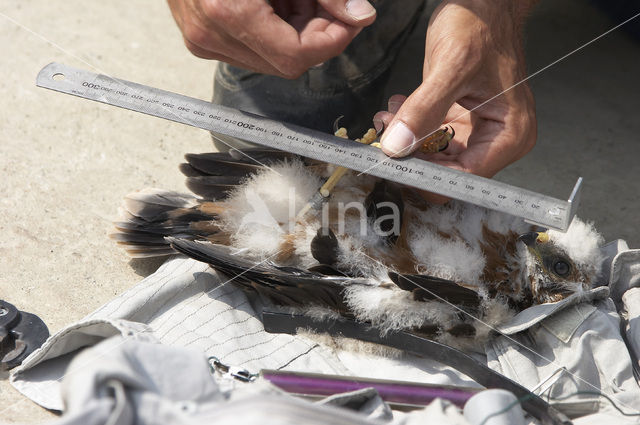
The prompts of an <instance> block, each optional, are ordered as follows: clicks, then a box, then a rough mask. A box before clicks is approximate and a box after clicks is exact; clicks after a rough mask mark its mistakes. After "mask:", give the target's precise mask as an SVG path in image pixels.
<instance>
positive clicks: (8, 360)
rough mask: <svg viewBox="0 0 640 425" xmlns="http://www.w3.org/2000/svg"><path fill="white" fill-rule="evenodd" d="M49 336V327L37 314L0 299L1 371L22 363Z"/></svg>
mask: <svg viewBox="0 0 640 425" xmlns="http://www.w3.org/2000/svg"><path fill="white" fill-rule="evenodd" d="M47 338H49V329H47V325H45V324H44V322H43V321H42V319H40V318H39V317H38V316H36V315H35V314H31V313H25V312H24V311H20V310H18V309H17V308H16V307H15V306H14V305H13V304H10V303H8V302H6V301H4V300H0V371H6V370H10V369H13V368H14V367H16V366H18V365H20V363H22V362H23V361H24V359H26V358H27V357H28V356H29V354H31V353H33V352H34V351H35V350H36V349H37V348H39V347H40V346H41V345H42V344H43V343H44V342H45V341H46V340H47Z"/></svg>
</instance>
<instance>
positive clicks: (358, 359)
mask: <svg viewBox="0 0 640 425" xmlns="http://www.w3.org/2000/svg"><path fill="white" fill-rule="evenodd" d="M623 246H624V244H620V243H618V244H617V245H616V246H615V247H614V249H613V251H614V252H613V254H615V255H612V257H613V261H612V263H611V265H610V270H611V271H610V273H611V283H610V288H611V292H612V295H613V294H615V298H614V301H615V302H614V301H612V300H611V299H610V298H608V295H609V288H607V287H599V288H595V289H594V290H592V291H590V292H588V293H587V294H583V295H582V296H580V297H578V296H574V297H570V298H568V299H565V300H563V301H561V302H559V303H555V304H548V305H543V306H537V307H533V308H531V309H528V310H525V311H524V312H522V313H521V314H519V315H518V316H517V317H516V318H514V320H513V321H512V322H510V323H509V324H507V325H505V326H504V327H502V329H501V332H502V335H500V336H497V337H496V338H494V339H492V340H491V341H490V342H489V343H488V344H487V347H486V360H487V364H488V365H489V366H490V367H491V368H493V369H494V370H496V371H498V372H500V373H502V374H504V375H506V376H507V377H509V378H511V379H513V380H515V381H517V382H519V383H520V384H522V385H524V386H525V387H527V388H529V389H531V390H534V388H535V389H536V392H538V393H540V391H542V390H548V392H547V393H545V394H550V395H551V396H552V397H554V398H563V397H567V396H571V395H572V394H573V393H574V392H576V391H595V390H598V391H602V392H604V393H606V394H608V395H609V396H611V397H612V398H613V399H614V401H615V402H616V403H617V404H618V405H619V406H620V407H621V408H622V409H623V410H625V411H631V410H633V409H636V410H638V411H640V388H639V387H638V384H637V382H636V379H635V378H634V375H633V368H634V367H636V366H637V362H636V361H635V360H633V359H635V358H637V353H638V349H639V348H640V342H638V341H640V326H638V320H640V319H637V318H638V317H639V316H638V313H640V292H638V290H637V289H636V288H634V286H640V285H638V284H639V283H640V278H639V276H640V251H638V250H634V251H630V250H628V251H624V252H621V253H617V250H618V249H619V248H620V247H623ZM609 249H611V245H610V246H609ZM616 304H618V305H619V306H622V307H621V308H624V311H625V316H624V317H625V319H626V320H625V325H624V329H625V334H624V336H625V337H627V338H628V340H629V341H630V343H629V347H630V348H631V352H629V350H628V348H627V346H626V345H625V341H624V339H623V334H621V332H620V329H621V327H620V326H621V323H620V317H619V315H618V313H617V311H616V308H615V305H616ZM260 309H261V306H260V305H259V303H258V302H257V301H256V300H253V299H250V298H249V297H247V295H245V293H243V292H242V291H240V290H238V289H237V288H236V287H235V286H233V284H230V283H228V282H227V281H226V280H224V279H223V280H221V279H220V278H219V277H218V276H217V275H216V274H215V272H213V271H212V270H210V269H209V268H208V267H207V266H206V265H205V264H202V263H198V262H196V261H194V260H190V259H185V258H181V257H175V258H172V259H170V260H168V261H167V262H166V263H165V264H164V265H163V266H162V267H161V268H160V269H159V270H158V271H157V272H156V273H154V274H153V275H151V276H149V277H148V278H146V279H144V280H143V281H142V282H140V283H139V284H138V285H136V286H134V287H132V288H131V289H130V290H129V291H127V292H125V293H124V294H122V295H120V296H119V297H117V298H116V299H114V300H112V301H111V302H109V303H107V304H105V305H104V306H103V307H102V308H100V309H98V310H97V311H96V312H94V313H92V314H91V315H89V316H88V317H86V318H85V319H83V320H81V321H80V322H78V323H75V324H73V325H70V326H69V327H67V328H66V329H64V330H62V331H60V332H58V333H57V334H55V335H53V336H52V337H51V338H50V339H49V340H48V341H47V342H46V343H45V344H44V345H43V347H41V348H40V349H39V350H37V351H36V352H34V353H33V354H32V355H31V356H30V357H29V358H28V359H27V360H26V361H25V362H24V363H23V365H22V366H20V367H19V368H18V369H17V370H16V371H15V372H14V373H13V374H12V377H11V380H12V384H13V385H14V387H15V388H17V389H18V390H19V391H20V392H22V393H23V394H24V395H26V396H27V397H29V398H31V399H32V400H34V401H35V402H37V403H39V404H40V405H42V406H44V407H46V408H49V409H54V410H64V409H65V406H66V408H67V409H66V410H67V413H66V415H65V417H66V416H67V415H69V414H71V412H75V413H74V415H84V413H82V409H83V407H85V406H90V405H92V403H91V400H90V399H91V397H92V396H91V394H92V393H93V394H97V393H96V391H93V392H91V391H89V392H87V390H86V387H87V385H84V386H83V385H78V384H77V382H87V381H89V382H94V383H96V382H101V383H102V386H103V389H102V390H101V391H102V393H101V394H111V395H110V396H109V397H107V398H108V399H109V400H110V401H108V402H107V403H106V404H104V405H102V404H101V406H103V407H101V408H103V409H106V410H105V412H111V413H113V411H114V410H113V409H115V407H114V406H115V404H113V403H115V401H114V400H116V401H117V400H118V397H117V394H119V393H118V391H117V388H116V389H114V388H115V387H113V386H114V385H115V386H116V387H117V386H118V385H119V384H117V383H116V384H114V382H115V381H118V382H125V384H126V382H128V380H133V381H135V379H138V378H139V379H142V380H143V382H144V384H140V385H136V386H135V391H139V392H140V394H137V393H136V394H137V395H136V396H135V397H139V399H140V400H147V396H148V397H151V398H153V397H159V398H158V400H163V399H174V398H176V397H178V395H177V393H174V392H172V390H173V389H176V391H177V389H180V391H183V392H184V394H186V395H187V396H186V397H183V400H184V399H185V398H192V399H195V400H205V399H206V400H208V401H206V402H204V401H203V403H204V404H206V403H213V402H215V403H218V404H219V403H221V400H222V399H221V398H220V397H218V396H217V395H216V394H218V392H220V388H217V387H216V388H215V390H214V389H212V388H209V387H208V386H207V385H205V384H203V383H202V382H201V379H204V378H202V377H201V376H200V375H202V374H203V373H204V372H203V370H202V368H200V369H197V368H196V369H194V370H192V369H191V368H190V367H182V368H180V370H179V371H176V370H175V369H176V368H174V367H173V366H172V365H171V364H167V365H166V366H165V363H166V362H164V360H161V359H162V358H163V357H162V356H168V357H172V356H178V357H179V356H182V354H180V353H178V352H177V351H176V352H172V351H171V350H182V351H189V352H191V353H200V355H201V356H202V359H204V358H206V357H207V356H215V357H217V358H218V359H220V360H221V361H222V362H224V363H226V364H229V365H233V366H237V367H242V368H246V369H248V370H249V371H250V372H258V371H260V370H261V369H287V370H298V371H306V372H318V373H328V374H337V375H356V376H368V377H375V378H386V379H394V380H405V381H413V382H429V383H440V384H452V385H464V386H470V385H473V384H474V383H473V382H472V381H470V380H469V378H467V377H465V376H462V375H460V374H459V373H457V372H456V371H455V370H454V369H452V368H450V367H447V366H443V365H440V364H437V363H434V362H433V361H430V360H429V359H428V358H421V357H417V356H411V355H403V356H400V357H397V358H385V357H381V356H376V355H373V354H366V353H353V352H349V351H346V350H342V351H341V350H340V349H339V348H337V347H327V346H324V345H323V344H322V343H321V342H320V341H321V340H320V339H318V340H316V339H310V338H308V337H305V336H290V335H274V334H268V333H266V332H265V331H264V328H263V327H262V323H261V322H260V320H259V311H260ZM112 337H115V338H112ZM109 338H111V339H109ZM117 338H120V341H121V342H119V343H118V344H120V345H118V346H117V347H111V348H110V349H109V350H107V351H108V352H110V353H111V352H113V350H115V352H113V353H112V354H113V355H114V356H115V357H113V358H112V359H111V361H110V362H108V363H105V364H103V363H101V362H100V361H98V360H96V361H89V360H87V362H86V364H81V366H78V364H79V363H78V361H79V360H78V359H79V358H82V357H84V356H85V354H84V353H86V352H88V351H84V352H83V350H84V349H85V348H86V347H91V346H96V344H99V343H100V342H101V341H104V340H109V341H111V340H114V339H117ZM122 338H124V339H122ZM122 341H126V343H122ZM104 344H107V343H106V342H105V343H104ZM130 344H131V346H130ZM135 345H139V346H142V347H144V348H135V347H134V346H135ZM107 346H109V345H108V344H107ZM125 346H126V347H128V348H127V349H129V350H130V351H128V354H126V355H124V354H122V353H120V354H117V352H118V350H120V349H121V348H122V347H125ZM100 347H101V348H99V350H102V351H104V346H103V345H102V344H101V345H100ZM527 347H529V348H527ZM154 351H157V352H158V354H157V355H158V356H160V357H155V356H156V354H154ZM161 352H162V353H164V354H160V353H161ZM78 353H83V354H82V355H81V356H77V354H78ZM132 353H135V355H134V354H132ZM167 353H172V354H167ZM203 353H204V354H203ZM612 353H615V355H612ZM101 355H102V356H104V355H105V354H104V353H103V354H101ZM74 357H77V358H76V361H74V366H73V368H71V369H70V367H69V364H70V362H71V360H72V359H73V358H74ZM134 357H135V359H134V360H135V361H133V360H132V359H133V358H134ZM186 358H189V355H186ZM125 359H126V362H131V361H133V366H132V365H126V364H125V365H124V366H123V365H120V366H122V367H123V368H124V369H123V370H125V371H126V373H124V372H123V373H117V372H115V371H116V370H118V367H120V366H118V364H119V361H123V362H125ZM126 362H125V363H126ZM150 364H151V366H149V365H150ZM204 364H205V366H206V362H205V363H204ZM561 366H564V367H565V368H566V370H561V369H560V368H561ZM154 367H155V368H156V369H155V371H151V372H153V373H151V372H150V371H148V370H147V369H148V368H152V369H153V368H154ZM194 367H195V366H194ZM96 368H97V369H96ZM82 371H84V372H82ZM136 371H137V372H139V374H143V375H145V374H146V375H145V376H141V377H138V378H132V377H135V375H136ZM71 372H73V373H71ZM70 373H71V375H72V376H71V377H70V376H69V374H70ZM83 374H84V375H87V376H85V378H83V379H85V381H82V380H80V381H77V380H76V379H75V378H74V377H73V376H75V375H79V376H81V375H83ZM107 375H109V376H112V375H113V376H115V378H114V379H115V381H114V379H110V380H108V385H107V381H105V380H101V379H98V378H97V377H99V376H107ZM196 375H198V376H197V377H196ZM549 376H551V377H550V378H549V379H546V378H548V377H549ZM145 377H146V378H145ZM150 377H151V378H150ZM198 377H199V378H198ZM145 379H147V381H145ZM149 379H150V380H151V381H148V380H149ZM155 379H158V380H160V383H161V384H162V385H159V384H157V383H154V384H153V385H151V384H149V382H152V381H154V380H155ZM206 379H210V378H209V377H207V378H206ZM173 381H176V382H175V384H177V385H174V384H173V383H172V382H173ZM185 382H192V383H193V386H194V387H193V388H182V386H183V385H182V384H184V383H185ZM207 382H208V381H207ZM218 384H219V385H222V386H223V387H224V386H225V385H226V386H227V387H224V389H225V391H226V390H227V389H228V387H231V388H232V389H233V388H235V390H236V391H238V392H242V391H246V389H244V388H245V387H246V385H245V384H240V383H237V382H233V383H229V382H225V383H223V382H218ZM251 385H253V384H251ZM538 385H540V388H536V387H537V386H538ZM96 386H97V384H96ZM96 386H94V387H92V388H96ZM125 386H126V385H125ZM165 386H166V387H167V388H170V389H171V390H170V391H169V392H165ZM186 386H187V387H189V385H186ZM76 388H81V389H82V390H80V391H75V389H76ZM108 388H110V389H108ZM149 388H153V390H152V391H151V390H149ZM107 389H108V390H107ZM149 391H151V393H150V394H151V395H149V394H147V395H145V394H146V393H147V392H149ZM216 391H217V392H216ZM78 392H82V394H77V393H78ZM125 393H127V391H125ZM127 394H128V393H127ZM154 394H155V395H154ZM269 394H270V395H271V393H269ZM127 397H128V398H127V400H129V399H130V397H129V396H127ZM216 397H217V398H216ZM209 399H210V400H209ZM158 402H159V401H158ZM98 404H100V403H98ZM258 404H259V403H258ZM556 404H557V406H558V407H559V408H560V409H561V410H562V411H564V412H565V413H566V414H568V415H570V416H574V417H578V416H579V417H581V419H579V421H580V422H576V423H583V422H584V423H596V422H597V419H598V418H604V417H607V416H603V415H609V416H612V417H616V418H618V419H616V421H617V422H620V423H622V419H626V418H624V417H622V416H621V415H620V414H619V413H618V412H617V411H616V410H614V409H613V408H612V407H611V405H610V404H609V403H608V402H606V400H604V399H602V398H598V397H595V396H593V395H586V394H583V395H579V396H572V397H571V398H568V399H566V400H564V401H562V402H557V403H556ZM152 405H153V403H152ZM104 406H107V407H104ZM131 406H133V407H131ZM131 406H129V408H133V409H134V410H133V411H134V412H136V414H141V413H140V411H136V410H135V409H137V407H136V406H138V405H136V404H135V403H133V404H132V405H131ZM438 406H440V407H433V408H432V409H435V410H438V411H440V412H445V411H448V412H449V413H448V415H450V413H451V411H453V410H456V409H453V408H452V407H451V406H448V405H446V403H445V404H444V405H443V404H439V405H438ZM447 406H448V407H447ZM219 408H220V407H219V406H218V409H219ZM109 409H111V410H109ZM598 409H600V411H599V412H598V413H595V414H592V415H591V416H584V415H588V414H591V413H594V412H596V411H598ZM294 410H295V409H294ZM145 411H146V410H145ZM111 413H109V414H111ZM109 414H107V416H104V415H103V416H104V417H109ZM172 414H173V413H172ZM420 414H423V413H416V414H415V415H413V416H412V415H409V416H404V415H402V419H401V420H403V421H405V420H406V421H413V420H414V419H415V418H416V417H417V416H416V415H418V416H419V415H420ZM412 418H414V419H412ZM461 418H462V417H461V416H460V417H453V416H452V419H451V421H450V422H442V423H464V419H461ZM633 419H635V418H633ZM398 420H400V419H398ZM460 421H462V422H460ZM590 421H591V422H590ZM176 422H178V423H181V422H180V421H178V420H176ZM70 423H72V422H70ZM96 423H106V422H96ZM143 423H147V422H143ZM148 423H153V422H148ZM165 423H166V422H165ZM185 423H186V422H185ZM190 423H197V422H190ZM274 423H275V422H274ZM282 423H286V422H282Z"/></svg>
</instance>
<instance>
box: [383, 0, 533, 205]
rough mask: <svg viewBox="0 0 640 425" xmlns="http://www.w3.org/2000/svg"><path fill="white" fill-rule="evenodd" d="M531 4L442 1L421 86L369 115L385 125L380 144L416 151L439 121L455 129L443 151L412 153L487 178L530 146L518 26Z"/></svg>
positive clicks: (389, 149)
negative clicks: (380, 110)
mask: <svg viewBox="0 0 640 425" xmlns="http://www.w3.org/2000/svg"><path fill="white" fill-rule="evenodd" d="M531 3H532V1H518V2H513V1H511V0H499V1H492V2H487V1H477V0H448V1H444V2H443V3H442V4H440V6H439V7H438V8H437V9H436V11H435V12H434V13H433V15H432V17H431V21H430V23H429V29H428V31H427V38H426V46H425V60H424V69H423V82H422V84H421V85H420V86H419V87H418V88H417V89H416V90H415V91H414V92H413V93H412V94H411V95H410V96H409V97H408V98H407V97H404V96H400V95H396V96H392V97H391V99H389V110H388V111H383V112H379V113H378V114H376V116H375V117H374V122H375V123H376V127H377V129H378V130H379V129H380V128H381V126H382V125H384V127H385V128H387V129H388V130H386V131H385V133H384V134H383V137H382V143H381V144H382V149H383V151H384V152H385V153H387V154H388V155H390V156H396V157H400V156H406V155H408V154H410V153H413V152H414V151H415V150H416V149H418V147H419V145H420V142H421V140H422V139H424V138H425V137H426V136H428V135H430V134H432V133H433V132H434V131H436V130H438V129H439V128H441V127H442V126H443V123H444V124H449V123H450V124H451V126H452V127H453V128H454V129H455V133H456V134H455V137H454V139H453V140H451V141H450V142H449V146H448V147H447V149H446V150H444V151H443V152H439V153H434V154H423V153H417V154H416V156H419V157H421V158H424V159H427V160H429V161H432V162H434V163H437V164H440V165H445V166H447V167H451V168H455V169H458V170H462V171H465V172H469V173H473V174H477V175H480V176H484V177H492V176H493V175H494V174H495V173H497V172H498V171H500V170H501V169H502V168H504V167H506V166H507V165H509V164H510V163H512V162H514V161H516V160H518V159H520V158H521V157H523V156H524V155H525V154H526V153H527V152H529V151H530V150H531V149H532V148H533V146H534V144H535V140H536V118H535V105H534V100H533V95H532V93H531V91H530V89H529V87H528V86H527V85H526V83H521V84H518V83H520V82H521V81H522V80H523V79H524V78H525V77H526V70H525V65H524V54H523V48H522V40H521V30H522V28H521V27H522V24H523V20H524V18H525V15H526V13H527V12H528V10H529V8H530V7H531V6H532V4H531ZM516 84H517V85H516ZM485 102H486V103H485ZM476 108H477V109H476ZM427 197H428V198H429V199H430V200H432V201H435V202H444V201H445V200H446V198H443V197H440V196H437V195H434V194H429V195H428V196H427Z"/></svg>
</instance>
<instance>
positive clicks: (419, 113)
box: [382, 76, 458, 157]
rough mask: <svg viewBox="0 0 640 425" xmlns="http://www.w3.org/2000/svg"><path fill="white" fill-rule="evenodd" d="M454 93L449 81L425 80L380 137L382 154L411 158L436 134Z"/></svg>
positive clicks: (454, 96)
mask: <svg viewBox="0 0 640 425" xmlns="http://www.w3.org/2000/svg"><path fill="white" fill-rule="evenodd" d="M457 89H458V87H456V86H455V85H452V84H451V83H450V81H449V80H448V79H444V78H441V77H439V76H436V77H429V76H428V77H427V78H426V79H425V80H424V81H423V82H422V84H421V85H420V86H419V87H418V89H417V90H416V91H414V92H413V93H412V94H411V95H410V96H409V97H408V98H407V99H406V100H405V101H404V102H403V103H402V104H401V106H400V107H399V109H398V111H397V112H396V114H395V117H394V119H393V121H392V122H391V124H390V127H389V129H388V130H387V131H386V132H385V134H384V135H383V136H382V150H383V151H384V152H385V153H386V154H387V155H390V156H394V157H402V156H406V155H409V154H411V153H412V152H414V151H415V150H416V149H418V147H419V146H420V144H421V142H422V141H423V140H424V139H425V138H426V137H428V136H429V135H430V134H432V133H433V132H434V131H436V130H438V128H439V127H440V125H441V124H442V122H443V119H444V117H445V115H446V114H447V111H448V110H449V108H450V107H451V105H453V103H454V102H455V100H456V95H457Z"/></svg>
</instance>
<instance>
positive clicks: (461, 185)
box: [36, 62, 582, 231]
mask: <svg viewBox="0 0 640 425" xmlns="http://www.w3.org/2000/svg"><path fill="white" fill-rule="evenodd" d="M36 84H37V85H38V86H40V87H45V88H48V89H52V90H56V91H59V92H62V93H67V94H72V95H74V96H79V97H82V98H85V99H90V100H95V101H98V102H102V103H106V104H109V105H113V106H118V107H121V108H126V109H130V110H133V111H137V112H142V113H143V114H147V115H153V116H156V117H160V118H164V119H167V120H171V121H176V122H179V123H182V124H187V125H191V126H194V127H198V128H202V129H205V130H209V131H214V132H217V133H221V134H225V135H228V136H233V137H236V138H238V139H242V140H246V141H249V142H252V143H255V144H258V145H262V146H266V147H269V148H274V149H280V150H283V151H287V152H291V153H294V154H298V155H301V156H304V157H308V158H313V159H317V160H320V161H325V162H329V163H332V164H336V165H341V166H343V167H347V168H350V169H352V170H356V171H360V172H363V173H367V174H371V175H374V176H378V177H382V178H384V179H387V180H391V181H395V182H398V183H402V184H406V185H409V186H413V187H416V188H419V189H423V190H427V191H429V192H434V193H438V194H440V195H444V196H448V197H450V198H455V199H459V200H462V201H466V202H471V203H473V204H476V205H480V206H483V207H486V208H489V209H493V210H497V211H501V212H505V213H508V214H511V215H515V216H518V217H522V218H523V219H525V220H526V221H527V222H529V223H533V224H537V225H541V226H544V227H548V228H553V229H557V230H561V231H566V230H567V228H568V227H569V224H571V220H572V219H573V217H574V215H575V213H576V208H577V206H578V202H579V195H580V188H581V184H582V178H579V179H578V182H577V183H576V185H575V187H574V189H573V192H572V193H571V196H570V197H569V200H568V201H565V200H561V199H556V198H553V197H550V196H546V195H542V194H539V193H536V192H532V191H530V190H526V189H522V188H519V187H515V186H511V185H508V184H505V183H502V182H499V181H496V180H491V179H487V178H484V177H479V176H475V175H472V174H467V173H463V172H461V171H458V170H453V169H450V168H447V167H443V166H440V165H437V164H433V163H430V162H428V161H424V160H421V159H418V158H398V159H394V158H389V157H387V156H386V155H385V154H384V153H383V152H382V151H381V150H380V149H377V148H374V147H371V146H367V145H362V144H359V143H354V142H352V141H349V140H345V139H341V138H339V137H335V136H333V135H332V134H327V133H322V132H320V131H316V130H311V129H308V128H304V127H300V126H297V125H293V124H287V123H283V122H279V121H276V120H273V119H268V118H265V117H261V116H258V115H255V114H251V113H248V112H243V111H239V110H236V109H232V108H227V107H224V106H220V105H216V104H213V103H211V102H207V101H204V100H200V99H194V98H191V97H187V96H183V95H180V94H176V93H171V92H168V91H165V90H161V89H157V88H154V87H149V86H144V85H141V84H137V83H133V82H129V81H125V80H120V79H117V78H113V77H109V76H107V75H102V74H96V73H93V72H89V71H85V70H81V69H76V68H72V67H69V66H66V65H63V64H59V63H55V62H54V63H51V64H49V65H47V66H45V67H44V68H43V69H42V70H41V71H40V73H39V74H38V78H37V82H36Z"/></svg>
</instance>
